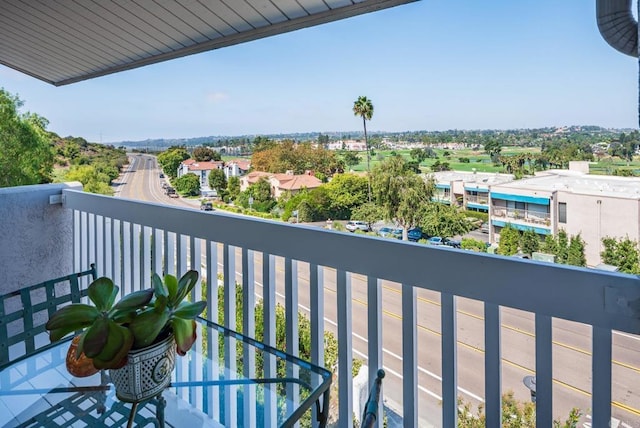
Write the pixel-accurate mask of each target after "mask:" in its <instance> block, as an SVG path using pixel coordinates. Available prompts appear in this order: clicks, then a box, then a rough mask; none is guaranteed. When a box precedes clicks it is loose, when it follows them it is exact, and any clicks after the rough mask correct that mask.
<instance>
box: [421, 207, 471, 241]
mask: <svg viewBox="0 0 640 428" xmlns="http://www.w3.org/2000/svg"><path fill="white" fill-rule="evenodd" d="M420 227H421V228H422V231H423V232H424V233H426V234H427V235H431V236H442V237H452V236H456V235H463V234H465V233H467V232H468V231H469V230H471V224H470V223H469V222H468V221H467V220H466V219H465V216H464V214H463V213H461V212H460V211H459V210H458V208H457V207H455V206H450V205H444V204H441V203H434V202H430V203H429V204H427V206H426V207H425V209H424V211H423V214H422V218H421V219H420Z"/></svg>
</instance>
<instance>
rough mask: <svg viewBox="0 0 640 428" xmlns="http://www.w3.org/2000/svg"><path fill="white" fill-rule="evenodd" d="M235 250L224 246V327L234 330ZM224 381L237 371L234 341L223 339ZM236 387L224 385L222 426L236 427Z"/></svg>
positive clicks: (232, 377)
mask: <svg viewBox="0 0 640 428" xmlns="http://www.w3.org/2000/svg"><path fill="white" fill-rule="evenodd" d="M235 250H236V248H235V247H232V246H230V245H228V244H224V325H225V327H227V328H229V329H231V330H235V329H236V310H237V308H236V269H235V261H236V251H235ZM224 362H225V376H224V377H225V379H235V378H236V371H237V358H236V340H235V339H233V338H231V337H229V336H226V335H225V337H224ZM237 395H238V387H237V386H236V385H225V387H224V424H225V426H237V424H238V409H237V405H236V400H237Z"/></svg>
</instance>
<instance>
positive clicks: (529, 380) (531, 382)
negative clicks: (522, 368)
mask: <svg viewBox="0 0 640 428" xmlns="http://www.w3.org/2000/svg"><path fill="white" fill-rule="evenodd" d="M522 383H524V386H526V387H527V388H529V391H531V402H532V403H535V402H536V377H535V376H525V377H524V378H523V379H522Z"/></svg>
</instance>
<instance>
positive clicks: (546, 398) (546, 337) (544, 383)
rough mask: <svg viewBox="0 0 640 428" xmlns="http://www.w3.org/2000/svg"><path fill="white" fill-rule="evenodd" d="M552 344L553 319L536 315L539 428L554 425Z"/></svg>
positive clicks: (537, 418) (537, 421)
mask: <svg viewBox="0 0 640 428" xmlns="http://www.w3.org/2000/svg"><path fill="white" fill-rule="evenodd" d="M551 343H552V342H551V317H550V316H548V315H540V314H536V425H537V426H539V427H550V426H552V424H553V358H552V357H553V354H552V348H551ZM607 423H608V422H607Z"/></svg>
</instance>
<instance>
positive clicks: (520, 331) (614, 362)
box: [383, 286, 640, 373]
mask: <svg viewBox="0 0 640 428" xmlns="http://www.w3.org/2000/svg"><path fill="white" fill-rule="evenodd" d="M383 288H385V289H387V290H389V291H392V292H395V293H398V294H400V290H396V289H395V288H392V287H389V286H383ZM418 301H422V302H424V303H428V304H431V305H434V306H441V305H440V303H439V302H436V301H434V300H431V299H427V298H425V297H418ZM458 313H460V314H462V315H466V316H468V317H471V318H475V319H477V320H480V321H484V317H482V316H480V315H476V314H473V313H471V312H467V311H462V310H458ZM500 325H501V326H502V327H503V328H505V329H507V330H511V331H514V332H516V333H520V334H524V335H526V336H529V337H536V335H535V334H533V333H531V332H528V331H526V330H522V329H520V328H517V327H513V326H510V325H507V324H500ZM551 343H553V344H554V345H557V346H560V347H562V348H566V349H569V350H572V351H575V352H578V353H581V354H584V355H587V356H592V355H593V354H592V353H591V352H589V351H586V350H584V349H581V348H578V347H575V346H572V345H568V344H566V343H562V342H558V341H557V340H553V341H551ZM611 362H612V363H613V364H615V365H618V366H621V367H624V368H626V369H629V370H633V371H635V372H638V373H640V368H638V367H634V366H632V365H630V364H627V363H623V362H622V361H617V360H611Z"/></svg>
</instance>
